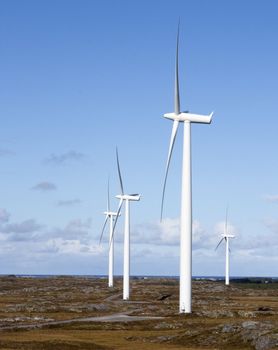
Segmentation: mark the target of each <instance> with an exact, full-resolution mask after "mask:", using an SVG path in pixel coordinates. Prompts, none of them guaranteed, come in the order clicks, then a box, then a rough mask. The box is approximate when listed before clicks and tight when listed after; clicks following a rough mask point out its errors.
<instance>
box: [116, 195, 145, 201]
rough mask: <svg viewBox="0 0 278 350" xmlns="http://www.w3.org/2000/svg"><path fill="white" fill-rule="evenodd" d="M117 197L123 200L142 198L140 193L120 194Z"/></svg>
mask: <svg viewBox="0 0 278 350" xmlns="http://www.w3.org/2000/svg"><path fill="white" fill-rule="evenodd" d="M116 198H118V199H120V200H122V201H139V200H140V198H141V195H140V194H118V195H117V196H116Z"/></svg>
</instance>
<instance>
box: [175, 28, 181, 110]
mask: <svg viewBox="0 0 278 350" xmlns="http://www.w3.org/2000/svg"><path fill="white" fill-rule="evenodd" d="M179 36H180V23H179V25H178V34H177V48H176V76H175V114H177V115H178V114H180V89H179Z"/></svg>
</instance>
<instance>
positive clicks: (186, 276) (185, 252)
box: [161, 26, 213, 313]
mask: <svg viewBox="0 0 278 350" xmlns="http://www.w3.org/2000/svg"><path fill="white" fill-rule="evenodd" d="M178 53H179V26H178V34H177V46H176V72H175V98H174V105H175V110H174V112H173V113H166V114H164V117H165V118H167V119H171V120H173V128H172V134H171V139H170V146H169V152H168V159H167V164H166V171H165V179H164V185H163V193H162V202H161V220H162V213H163V202H164V194H165V187H166V181H167V176H168V170H169V165H170V160H171V155H172V151H173V147H174V143H175V139H176V135H177V130H178V126H179V123H183V126H184V137H183V166H182V190H181V222H180V300H179V311H180V313H190V312H191V289H192V288H191V278H192V192H191V123H202V124H210V123H211V119H212V116H213V112H212V113H211V114H210V115H200V114H192V113H189V112H181V110H180V94H179V69H178V68H179V67H178V66H179V59H178Z"/></svg>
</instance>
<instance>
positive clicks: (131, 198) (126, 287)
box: [112, 149, 141, 300]
mask: <svg viewBox="0 0 278 350" xmlns="http://www.w3.org/2000/svg"><path fill="white" fill-rule="evenodd" d="M116 156H117V168H118V175H119V180H120V186H121V194H119V195H117V196H116V198H118V199H119V200H120V202H119V208H118V211H117V215H116V218H115V221H114V226H113V234H112V238H113V235H114V230H115V227H116V224H117V220H118V217H119V214H120V211H121V208H122V205H123V202H124V201H125V226H124V272H123V300H128V299H129V276H130V272H129V271H130V213H129V202H130V201H139V200H140V197H141V196H140V195H139V194H124V187H123V181H122V176H121V170H120V163H119V155H118V150H117V149H116Z"/></svg>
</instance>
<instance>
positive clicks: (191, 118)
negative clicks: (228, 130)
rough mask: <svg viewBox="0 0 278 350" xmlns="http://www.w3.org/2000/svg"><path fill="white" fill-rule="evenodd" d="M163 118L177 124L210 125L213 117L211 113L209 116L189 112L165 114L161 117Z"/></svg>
mask: <svg viewBox="0 0 278 350" xmlns="http://www.w3.org/2000/svg"><path fill="white" fill-rule="evenodd" d="M163 116H164V118H167V119H171V120H176V121H178V122H191V123H202V124H210V123H211V120H212V116H213V112H212V113H211V114H210V115H201V114H193V113H189V112H181V113H179V114H176V113H166V114H164V115H163Z"/></svg>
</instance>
